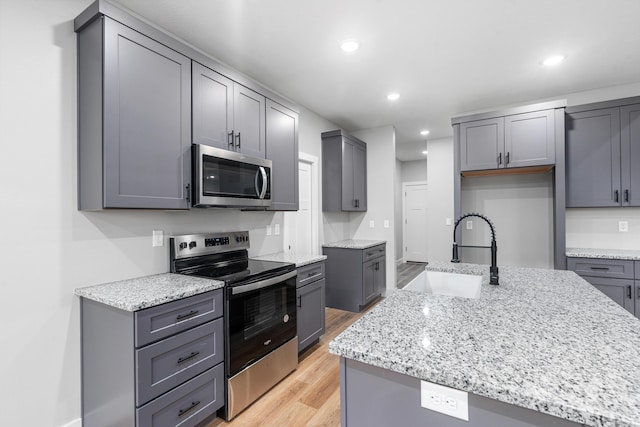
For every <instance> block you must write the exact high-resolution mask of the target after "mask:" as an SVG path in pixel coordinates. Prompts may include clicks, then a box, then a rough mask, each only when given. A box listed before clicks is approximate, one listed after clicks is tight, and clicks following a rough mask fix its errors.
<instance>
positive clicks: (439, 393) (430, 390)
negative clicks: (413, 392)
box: [420, 381, 469, 421]
mask: <svg viewBox="0 0 640 427" xmlns="http://www.w3.org/2000/svg"><path fill="white" fill-rule="evenodd" d="M420 406H422V407H423V408H426V409H430V410H432V411H435V412H439V413H441V414H445V415H449V416H452V417H455V418H459V419H461V420H465V421H469V394H468V393H467V392H466V391H461V390H456V389H454V388H450V387H445V386H442V385H439V384H434V383H430V382H427V381H420Z"/></svg>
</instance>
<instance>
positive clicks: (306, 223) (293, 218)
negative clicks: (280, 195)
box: [285, 162, 314, 254]
mask: <svg viewBox="0 0 640 427" xmlns="http://www.w3.org/2000/svg"><path fill="white" fill-rule="evenodd" d="M311 186H312V182H311V164H310V163H306V162H298V210H297V211H294V212H285V229H286V230H287V231H286V238H285V251H292V252H298V253H308V254H311V253H314V252H313V249H314V248H313V244H312V238H311V232H312V229H313V219H312V209H313V203H312V197H311V195H312V190H311Z"/></svg>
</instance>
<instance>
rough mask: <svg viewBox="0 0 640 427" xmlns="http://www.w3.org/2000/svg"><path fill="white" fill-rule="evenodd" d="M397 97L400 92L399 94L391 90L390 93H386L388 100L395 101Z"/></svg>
mask: <svg viewBox="0 0 640 427" xmlns="http://www.w3.org/2000/svg"><path fill="white" fill-rule="evenodd" d="M398 98H400V94H399V93H397V92H393V93H390V94H389V95H387V99H388V100H389V101H395V100H397V99H398Z"/></svg>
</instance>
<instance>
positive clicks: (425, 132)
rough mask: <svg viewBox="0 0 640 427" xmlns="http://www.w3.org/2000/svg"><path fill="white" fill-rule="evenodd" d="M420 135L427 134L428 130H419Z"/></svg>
mask: <svg viewBox="0 0 640 427" xmlns="http://www.w3.org/2000/svg"><path fill="white" fill-rule="evenodd" d="M420 135H422V136H427V135H429V131H428V130H426V129H425V130H421V131H420Z"/></svg>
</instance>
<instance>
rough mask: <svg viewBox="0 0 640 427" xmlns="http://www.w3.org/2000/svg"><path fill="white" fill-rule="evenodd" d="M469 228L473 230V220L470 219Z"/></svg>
mask: <svg viewBox="0 0 640 427" xmlns="http://www.w3.org/2000/svg"><path fill="white" fill-rule="evenodd" d="M467 230H473V221H472V220H470V219H468V220H467Z"/></svg>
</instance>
